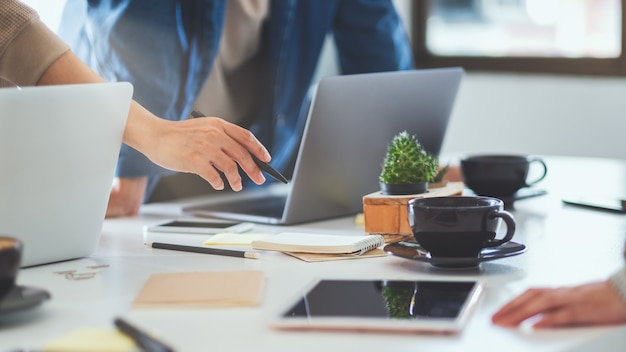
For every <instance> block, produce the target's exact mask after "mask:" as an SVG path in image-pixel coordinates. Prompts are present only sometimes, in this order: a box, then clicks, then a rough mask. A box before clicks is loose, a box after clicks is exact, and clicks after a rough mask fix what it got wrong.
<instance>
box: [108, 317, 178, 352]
mask: <svg viewBox="0 0 626 352" xmlns="http://www.w3.org/2000/svg"><path fill="white" fill-rule="evenodd" d="M113 322H114V324H115V326H116V327H117V328H118V330H119V331H121V332H122V333H123V334H124V335H126V336H128V337H130V338H131V339H132V340H133V341H135V343H136V344H137V346H139V347H141V349H142V350H143V351H146V352H173V351H174V349H173V348H171V347H169V346H168V345H166V344H164V343H163V342H161V341H159V340H157V339H156V338H154V337H152V336H151V335H150V334H148V333H145V332H143V331H141V330H139V329H138V328H136V327H135V326H133V325H131V324H130V323H128V322H127V321H125V320H123V319H121V318H115V320H114V321H113Z"/></svg>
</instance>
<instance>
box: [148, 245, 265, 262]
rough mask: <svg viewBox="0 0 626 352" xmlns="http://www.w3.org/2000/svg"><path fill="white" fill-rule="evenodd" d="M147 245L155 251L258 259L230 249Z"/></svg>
mask: <svg viewBox="0 0 626 352" xmlns="http://www.w3.org/2000/svg"><path fill="white" fill-rule="evenodd" d="M147 245H148V246H150V247H152V248H157V249H169V250H173V251H182V252H194V253H204V254H215V255H225V256H229V257H239V258H248V259H259V253H258V252H246V251H235V250H231V249H220V248H209V247H196V246H185V245H181V244H170V243H160V242H152V243H147Z"/></svg>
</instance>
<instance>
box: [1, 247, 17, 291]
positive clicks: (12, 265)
mask: <svg viewBox="0 0 626 352" xmlns="http://www.w3.org/2000/svg"><path fill="white" fill-rule="evenodd" d="M21 259H22V242H20V241H19V240H18V239H15V238H13V237H6V236H0V292H2V293H4V292H6V291H7V290H9V289H11V288H12V287H13V286H15V278H16V276H17V271H18V269H19V267H20V261H21Z"/></svg>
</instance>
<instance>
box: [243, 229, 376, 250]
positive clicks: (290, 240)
mask: <svg viewBox="0 0 626 352" xmlns="http://www.w3.org/2000/svg"><path fill="white" fill-rule="evenodd" d="M384 244H385V238H384V237H383V236H381V235H366V236H346V235H328V234H318V233H302V232H281V233H279V234H277V235H274V236H270V237H267V238H265V239H262V240H256V241H252V248H254V249H262V250H268V251H279V252H296V253H320V254H352V255H362V254H363V253H365V252H368V251H370V250H372V249H375V248H378V247H380V246H382V245H384Z"/></svg>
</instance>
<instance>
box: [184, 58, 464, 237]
mask: <svg viewBox="0 0 626 352" xmlns="http://www.w3.org/2000/svg"><path fill="white" fill-rule="evenodd" d="M462 76H463V69H461V68H457V67H454V68H440V69H424V70H412V71H400V72H386V73H372V74H359V75H348V76H334V77H328V78H324V79H322V80H321V81H320V83H319V85H318V87H317V92H316V94H315V96H314V99H313V102H312V105H311V109H310V111H309V116H308V119H307V122H306V126H305V129H304V135H303V139H302V142H301V144H300V150H299V152H298V157H297V161H296V165H295V169H294V173H293V177H292V179H291V182H290V185H288V187H287V188H286V189H282V190H280V189H279V190H276V189H275V188H274V187H270V190H269V191H270V193H271V194H270V195H269V196H267V195H265V194H262V192H259V191H256V190H255V191H254V192H251V193H254V194H253V195H252V197H247V196H245V195H243V194H240V195H236V196H235V198H234V199H230V200H225V201H219V202H216V201H213V202H211V203H209V204H194V205H192V206H188V207H185V208H183V211H185V212H187V213H191V214H193V215H198V216H210V217H218V218H225V219H233V220H242V221H252V222H260V223H269V224H285V225H286V224H295V223H302V222H309V221H316V220H322V219H327V218H333V217H340V216H347V215H351V214H356V213H359V212H362V211H363V200H362V199H363V196H364V195H367V194H369V193H372V192H375V191H377V190H378V189H379V184H378V176H379V174H380V171H381V165H382V163H383V159H384V156H385V153H386V151H387V145H388V143H389V142H390V141H391V140H392V138H393V136H395V135H396V134H397V133H399V132H401V131H404V130H406V131H408V132H409V133H410V134H413V135H415V136H416V137H417V138H418V140H419V142H420V143H421V144H422V146H423V147H424V148H425V149H426V150H427V151H429V152H431V153H433V154H435V155H438V154H439V152H440V150H441V146H442V144H443V139H444V135H445V132H446V128H447V126H448V121H449V118H450V115H451V112H452V108H453V105H454V101H455V98H456V95H457V91H458V88H459V86H460V83H461V79H462ZM277 187H278V188H280V187H281V186H280V185H277ZM221 199H222V200H223V199H224V198H221Z"/></svg>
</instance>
